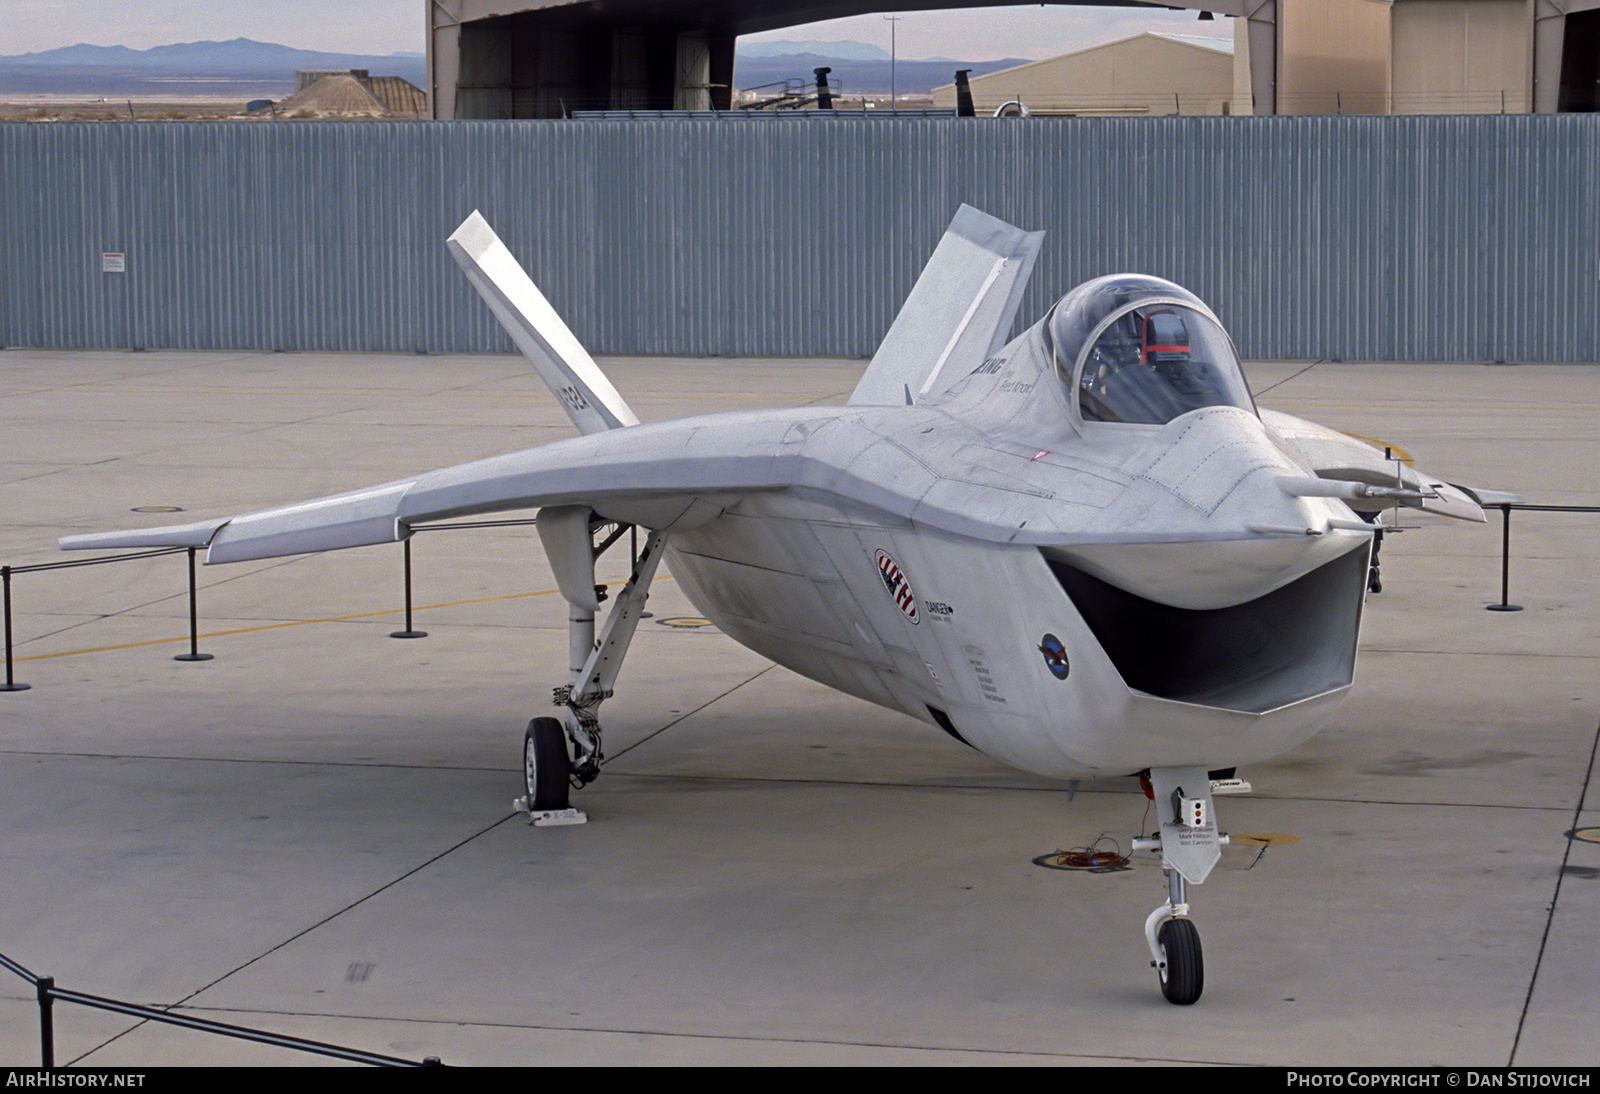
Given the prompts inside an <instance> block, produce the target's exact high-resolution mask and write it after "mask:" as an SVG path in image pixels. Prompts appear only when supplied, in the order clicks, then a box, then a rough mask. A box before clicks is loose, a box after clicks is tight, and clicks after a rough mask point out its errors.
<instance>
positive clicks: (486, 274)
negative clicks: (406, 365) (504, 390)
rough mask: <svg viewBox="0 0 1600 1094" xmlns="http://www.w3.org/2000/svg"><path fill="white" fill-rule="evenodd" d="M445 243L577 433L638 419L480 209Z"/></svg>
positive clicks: (590, 431)
mask: <svg viewBox="0 0 1600 1094" xmlns="http://www.w3.org/2000/svg"><path fill="white" fill-rule="evenodd" d="M446 244H447V246H449V248H450V253H451V254H452V255H453V256H455V260H456V261H457V262H458V263H460V264H461V268H462V269H463V270H464V271H466V275H467V280H469V281H471V282H472V287H473V288H475V289H477V290H478V294H479V295H480V296H482V297H483V299H484V301H485V302H486V303H487V304H488V305H489V309H490V310H491V311H493V312H494V317H495V318H496V319H498V320H499V321H500V325H501V326H502V327H504V328H505V329H506V333H507V334H509V335H511V340H512V341H513V342H515V343H516V344H517V348H518V349H520V350H521V351H522V354H523V356H525V357H526V358H527V359H528V360H529V361H531V362H532V363H533V367H534V368H535V369H536V370H537V371H538V373H539V376H540V377H541V378H542V379H543V380H544V382H545V383H546V384H548V385H549V387H550V391H551V392H552V393H553V394H554V395H555V397H556V398H557V399H558V400H560V402H561V406H562V407H563V408H564V409H565V410H566V412H567V417H569V418H571V419H572V424H573V425H575V426H577V427H578V431H579V432H580V433H599V432H601V431H602V430H606V429H619V428H621V427H622V426H628V425H638V424H639V419H638V418H637V417H636V416H635V415H634V413H633V411H632V410H631V409H629V407H628V404H627V403H625V402H623V400H622V396H621V395H619V394H617V389H616V388H614V387H612V386H611V381H610V380H608V379H606V376H605V373H603V372H601V371H600V366H599V365H597V364H595V363H594V358H592V357H590V356H589V353H588V351H587V350H585V349H584V348H583V346H582V344H581V343H579V341H578V339H577V337H576V336H575V335H574V334H573V333H572V331H570V330H569V329H567V325H566V324H565V323H563V322H562V321H561V317H560V316H559V315H557V314H556V312H555V309H554V308H552V307H551V306H550V302H549V301H548V300H546V299H545V298H544V293H542V292H540V291H539V287H538V286H537V285H535V284H534V283H533V280H532V279H531V278H530V277H529V276H528V275H527V273H525V272H524V271H523V269H522V267H521V266H519V265H518V264H517V260H516V259H515V258H513V257H512V256H511V252H510V251H509V250H507V249H506V245H505V244H504V243H502V242H500V237H499V236H497V235H495V234H494V229H493V228H491V227H489V222H488V221H486V220H484V219H483V217H482V215H481V214H479V213H478V212H477V211H476V210H474V211H473V213H472V215H471V216H469V217H468V218H467V219H466V220H464V221H462V222H461V227H459V228H457V229H456V230H455V232H454V234H452V235H451V236H450V238H449V239H448V240H446Z"/></svg>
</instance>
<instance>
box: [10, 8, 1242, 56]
mask: <svg viewBox="0 0 1600 1094" xmlns="http://www.w3.org/2000/svg"><path fill="white" fill-rule="evenodd" d="M423 11H424V8H423V4H422V0H331V2H330V0H249V2H245V0H162V2H161V3H159V4H156V3H151V2H150V0H6V2H5V14H6V18H5V21H4V24H3V26H0V55H6V54H14V53H33V52H37V51H39V50H44V49H54V48H56V47H57V46H70V45H75V44H77V43H79V42H88V43H90V44H91V45H100V46H111V45H122V46H128V47H130V48H133V49H148V48H149V47H151V46H160V45H166V44H168V43H170V42H199V41H206V40H218V41H221V40H226V39H229V38H254V39H256V40H257V41H262V42H278V43H281V44H283V45H288V46H295V47H298V48H301V49H319V50H333V51H338V52H349V53H376V54H384V53H397V52H401V51H413V52H421V51H422V49H423ZM893 26H894V33H895V39H896V50H897V53H898V55H899V56H901V57H907V58H919V57H935V56H943V57H952V58H956V59H958V60H963V61H982V60H988V59H991V58H995V57H1028V58H1034V59H1037V58H1042V57H1052V56H1055V55H1056V54H1058V53H1068V52H1071V51H1072V50H1074V49H1081V48H1083V47H1084V46H1088V45H1093V44H1095V43H1097V42H1105V41H1111V40H1112V39H1116V38H1124V37H1127V36H1128V35H1130V34H1137V33H1139V32H1140V31H1143V30H1165V31H1167V32H1169V33H1179V34H1205V35H1225V34H1229V33H1231V31H1230V30H1229V27H1230V23H1229V21H1228V20H1226V19H1218V20H1216V21H1215V22H1205V23H1201V22H1198V21H1197V19H1196V16H1195V13H1194V12H1172V11H1164V10H1149V11H1140V10H1137V9H1128V8H1079V7H1041V6H1038V5H1033V6H1024V7H1011V8H983V9H974V10H970V11H926V12H907V13H905V14H904V15H902V16H901V18H900V21H899V22H898V23H895V24H894V25H893ZM889 34H890V23H889V22H888V21H887V20H886V19H884V18H883V17H882V16H881V15H861V16H855V17H852V18H849V19H834V20H831V21H829V22H826V23H813V24H811V25H810V26H808V27H791V28H788V29H786V30H780V31H770V32H768V33H766V34H759V35H751V38H752V40H761V39H772V38H814V39H819V40H823V41H831V40H834V39H842V38H853V39H855V40H857V41H861V42H872V43H874V44H877V45H881V46H882V47H883V48H884V49H888V48H889Z"/></svg>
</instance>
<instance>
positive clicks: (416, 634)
mask: <svg viewBox="0 0 1600 1094" xmlns="http://www.w3.org/2000/svg"><path fill="white" fill-rule="evenodd" d="M402 546H403V547H404V548H405V586H406V629H405V630H403V631H390V632H389V637H390V638H426V637H428V632H427V631H419V630H415V629H413V628H412V626H411V538H410V537H409V536H407V537H406V540H405V542H404V544H402Z"/></svg>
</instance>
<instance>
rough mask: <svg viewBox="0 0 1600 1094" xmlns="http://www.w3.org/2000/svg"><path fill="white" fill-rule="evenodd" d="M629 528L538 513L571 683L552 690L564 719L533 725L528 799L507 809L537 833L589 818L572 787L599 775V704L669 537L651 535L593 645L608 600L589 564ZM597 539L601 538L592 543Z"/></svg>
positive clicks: (565, 511) (570, 509)
mask: <svg viewBox="0 0 1600 1094" xmlns="http://www.w3.org/2000/svg"><path fill="white" fill-rule="evenodd" d="M632 530H633V529H632V526H630V525H619V524H613V523H608V522H605V521H600V520H598V519H597V518H596V517H595V515H594V513H593V512H592V511H590V510H589V509H588V508H586V507H583V506H554V507H550V508H546V509H541V510H540V511H539V538H540V539H542V540H543V541H544V548H545V554H546V555H547V556H548V557H549V559H550V568H551V570H552V571H553V572H554V574H555V578H556V584H557V586H558V587H559V588H560V589H561V595H562V596H563V597H565V598H566V601H567V604H568V608H569V610H568V613H567V635H568V649H569V652H570V654H571V657H570V661H571V672H572V676H571V680H570V682H569V683H566V684H563V685H562V686H561V687H558V688H556V689H555V696H554V697H555V704H556V706H559V707H565V708H566V713H565V715H564V716H563V717H562V718H561V719H559V720H558V719H556V718H549V717H545V718H535V719H533V721H531V722H529V723H528V729H527V732H526V733H525V734H524V735H523V742H522V773H523V782H524V786H525V795H524V796H523V797H521V798H518V799H517V800H516V801H515V802H513V803H512V805H513V806H514V807H515V808H516V809H517V810H518V811H520V812H524V813H527V814H528V821H529V823H531V824H536V825H539V826H541V827H543V826H548V825H559V824H583V823H585V822H586V821H587V820H588V819H589V818H588V817H587V816H586V815H585V814H584V812H583V811H582V810H581V809H574V808H573V807H572V805H571V803H570V800H569V794H568V792H569V790H570V789H571V788H572V787H581V786H585V785H587V784H588V783H590V782H592V781H594V779H595V778H596V777H597V776H598V775H599V774H600V764H601V762H602V761H603V759H604V753H603V752H602V751H601V747H600V719H599V710H600V704H601V703H602V702H604V701H605V700H606V699H608V698H610V697H611V694H612V685H613V684H615V683H616V679H617V673H618V672H619V671H620V670H621V668H622V660H623V657H624V656H625V655H626V654H627V652H628V645H629V643H630V642H632V641H633V636H634V633H635V632H636V631H637V630H638V627H639V619H640V618H641V616H643V614H644V603H645V600H646V599H647V598H648V597H649V595H650V582H651V580H652V579H654V577H655V573H656V567H657V566H658V565H659V564H660V562H661V555H662V552H663V549H664V547H665V542H666V537H665V536H664V535H662V534H661V533H660V532H652V533H650V535H649V536H648V538H647V539H646V540H645V544H644V549H643V550H642V551H638V552H637V553H636V554H635V556H634V559H633V572H632V574H631V575H630V576H629V578H628V580H627V583H626V584H624V585H623V587H622V591H621V592H620V593H618V594H617V597H616V601H615V602H614V603H613V604H612V606H611V612H610V614H609V615H607V616H606V621H605V625H604V627H603V628H602V629H601V632H600V637H599V639H598V640H596V638H595V626H594V616H595V612H596V611H597V610H598V609H599V607H600V604H601V602H602V601H604V600H605V599H606V591H605V588H604V586H600V585H596V584H595V583H594V563H595V559H596V558H598V557H599V556H600V555H601V554H602V553H604V552H605V550H606V549H607V548H608V547H610V546H611V545H612V544H614V543H616V542H617V540H619V539H620V538H621V537H622V535H623V534H624V533H625V532H630V531H632ZM596 536H602V537H603V538H601V539H600V542H598V543H596V541H595V540H596Z"/></svg>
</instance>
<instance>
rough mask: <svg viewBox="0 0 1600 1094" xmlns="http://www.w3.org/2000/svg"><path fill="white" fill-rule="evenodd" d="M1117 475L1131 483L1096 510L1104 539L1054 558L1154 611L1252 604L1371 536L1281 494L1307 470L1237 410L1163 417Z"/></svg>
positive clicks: (1324, 507) (1343, 515)
mask: <svg viewBox="0 0 1600 1094" xmlns="http://www.w3.org/2000/svg"><path fill="white" fill-rule="evenodd" d="M1124 467H1125V469H1126V470H1127V471H1129V472H1131V473H1132V474H1133V476H1134V477H1133V481H1132V482H1131V483H1130V484H1129V485H1128V487H1127V488H1126V489H1125V490H1124V491H1123V492H1122V494H1121V496H1120V497H1119V498H1118V499H1117V501H1116V502H1115V503H1114V504H1113V505H1111V506H1109V507H1108V509H1107V511H1106V514H1105V516H1106V520H1105V523H1104V534H1105V539H1104V540H1103V541H1102V542H1096V543H1086V544H1082V545H1079V546H1074V547H1071V548H1069V549H1067V550H1066V551H1064V552H1063V554H1064V555H1066V556H1067V557H1068V558H1070V560H1071V561H1072V562H1073V564H1074V565H1077V566H1080V567H1081V568H1082V569H1084V570H1085V571H1087V572H1088V573H1091V574H1093V575H1094V576H1096V577H1099V578H1100V579H1101V580H1103V581H1107V582H1110V583H1111V584H1113V585H1116V586H1118V587H1119V588H1122V589H1125V590H1126V591H1128V592H1131V593H1135V594H1137V595H1139V596H1142V597H1144V598H1146V599H1148V600H1153V601H1156V602H1157V603H1161V604H1167V605H1170V606H1172V607H1177V608H1192V609H1210V608H1222V607H1230V606H1232V605H1234V604H1241V603H1245V602H1247V601H1250V600H1255V599H1257V598H1259V597H1262V596H1265V595H1266V594H1267V593H1269V592H1272V591H1273V590H1274V589H1277V588H1280V587H1282V586H1284V585H1287V584H1288V583H1289V582H1291V581H1293V580H1295V579H1296V578H1298V577H1301V576H1302V575H1304V574H1306V573H1309V572H1310V571H1312V570H1314V569H1316V568H1318V567H1319V566H1322V565H1323V564H1325V563H1327V562H1330V561H1332V560H1333V559H1335V558H1338V557H1340V556H1342V555H1344V554H1346V553H1347V552H1349V551H1352V550H1356V549H1359V548H1364V547H1365V546H1366V544H1367V543H1368V542H1369V541H1370V538H1371V532H1370V529H1369V528H1368V527H1367V525H1366V524H1365V522H1363V521H1361V520H1360V518H1358V517H1357V516H1356V515H1355V513H1353V512H1352V511H1351V510H1350V509H1349V508H1348V507H1347V506H1345V505H1344V504H1343V503H1342V502H1341V501H1339V500H1338V499H1337V498H1327V497H1301V496H1297V495H1296V494H1295V493H1292V492H1291V491H1290V490H1289V489H1286V488H1285V486H1284V485H1283V484H1284V482H1285V481H1290V482H1293V481H1295V480H1297V479H1303V478H1304V477H1305V476H1306V475H1308V474H1310V472H1309V471H1308V470H1307V469H1306V468H1304V467H1302V466H1300V465H1299V464H1298V463H1296V462H1295V461H1294V460H1293V459H1292V458H1291V457H1290V456H1288V455H1287V454H1286V453H1284V452H1283V451H1282V450H1281V449H1280V448H1279V447H1278V446H1277V445H1276V444H1275V443H1274V442H1273V440H1272V438H1271V437H1270V436H1269V435H1268V434H1267V431H1266V428H1265V427H1264V426H1263V425H1262V424H1261V420H1260V419H1259V418H1257V417H1256V416H1255V415H1254V414H1251V413H1249V412H1248V411H1245V410H1240V409H1237V408H1234V407H1208V408H1205V409H1203V410H1198V411H1194V412H1193V413H1191V414H1187V415H1184V416H1183V417H1181V418H1178V419H1175V420H1174V421H1172V422H1171V423H1169V424H1168V425H1167V426H1166V427H1165V428H1163V429H1162V430H1161V431H1160V432H1159V433H1156V434H1154V435H1153V436H1152V437H1151V438H1150V443H1149V445H1148V446H1147V447H1145V448H1144V449H1143V450H1142V451H1141V452H1140V453H1138V454H1137V455H1136V456H1134V457H1133V458H1131V459H1130V460H1129V461H1128V462H1127V463H1126V464H1125V465H1124Z"/></svg>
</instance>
